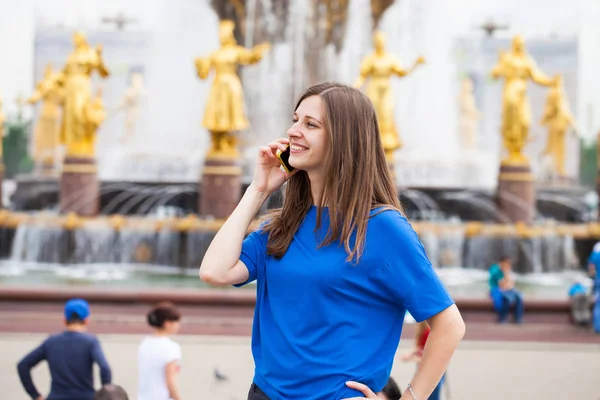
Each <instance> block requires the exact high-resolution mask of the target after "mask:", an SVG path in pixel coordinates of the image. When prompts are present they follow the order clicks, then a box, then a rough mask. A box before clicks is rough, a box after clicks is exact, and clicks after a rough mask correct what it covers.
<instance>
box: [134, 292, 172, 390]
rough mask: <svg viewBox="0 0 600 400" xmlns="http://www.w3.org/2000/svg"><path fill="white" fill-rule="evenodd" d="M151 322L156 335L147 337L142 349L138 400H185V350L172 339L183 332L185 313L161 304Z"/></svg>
mask: <svg viewBox="0 0 600 400" xmlns="http://www.w3.org/2000/svg"><path fill="white" fill-rule="evenodd" d="M147 318H148V324H149V325H150V326H151V327H152V328H153V329H154V335H152V336H147V337H145V338H144V340H142V343H141V344H140V347H139V348H138V368H139V374H138V400H181V396H180V395H179V388H178V385H177V375H178V374H179V367H180V362H181V346H179V344H178V343H176V342H174V341H173V340H171V338H170V336H172V335H175V334H176V333H177V332H178V331H179V325H180V320H181V313H180V312H179V310H178V309H177V308H175V306H174V305H173V304H171V303H160V304H158V305H157V306H156V307H154V308H153V309H152V310H151V311H150V312H149V313H148V316H147Z"/></svg>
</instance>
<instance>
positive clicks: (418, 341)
mask: <svg viewBox="0 0 600 400" xmlns="http://www.w3.org/2000/svg"><path fill="white" fill-rule="evenodd" d="M430 331H431V328H430V327H429V325H428V324H427V322H426V321H423V322H420V323H418V324H417V331H416V332H415V348H414V349H413V350H412V351H411V352H409V353H406V354H405V355H403V356H402V361H405V362H408V361H414V362H416V363H417V364H418V363H419V362H420V361H421V356H422V355H423V350H424V349H425V344H426V343H427V338H428V337H429V332H430ZM444 377H445V376H442V379H440V382H439V383H438V385H437V386H436V388H435V390H434V391H433V393H431V396H429V400H440V398H441V394H442V385H443V383H444Z"/></svg>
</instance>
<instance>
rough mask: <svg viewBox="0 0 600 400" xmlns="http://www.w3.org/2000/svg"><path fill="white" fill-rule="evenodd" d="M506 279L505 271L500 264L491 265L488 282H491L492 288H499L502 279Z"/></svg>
mask: <svg viewBox="0 0 600 400" xmlns="http://www.w3.org/2000/svg"><path fill="white" fill-rule="evenodd" d="M502 279H504V272H502V269H501V268H500V265H498V264H494V265H492V266H491V267H490V277H489V279H488V283H489V284H490V289H497V288H498V285H500V281H501V280H502Z"/></svg>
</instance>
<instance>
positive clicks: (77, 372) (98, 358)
mask: <svg viewBox="0 0 600 400" xmlns="http://www.w3.org/2000/svg"><path fill="white" fill-rule="evenodd" d="M42 360H46V361H47V362H48V367H49V368H50V375H51V377H52V384H51V386H50V394H49V395H48V396H47V397H46V399H47V400H75V399H77V400H93V399H94V396H95V390H94V376H93V366H94V363H96V364H98V366H99V367H100V380H101V381H102V385H107V384H109V383H110V381H111V371H110V367H109V366H108V363H107V362H106V358H105V357H104V353H103V352H102V348H101V347H100V342H99V341H98V339H96V337H94V336H92V335H90V334H88V333H84V332H72V331H65V332H62V333H59V334H57V335H52V336H50V337H49V338H48V339H46V340H45V341H44V342H43V343H42V344H41V345H40V346H39V347H37V348H36V349H35V350H33V351H32V352H31V353H29V354H28V355H27V356H25V358H23V359H22V360H21V361H20V362H19V364H18V366H17V369H18V371H19V377H20V378H21V383H22V384H23V387H24V388H25V390H26V391H27V393H28V394H29V396H30V397H31V398H32V399H37V398H38V397H39V396H40V393H39V392H38V390H37V389H36V387H35V386H34V384H33V381H32V379H31V369H32V368H33V367H35V366H36V365H37V364H38V363H39V362H40V361H42Z"/></svg>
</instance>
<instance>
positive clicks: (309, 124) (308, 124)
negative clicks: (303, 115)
mask: <svg viewBox="0 0 600 400" xmlns="http://www.w3.org/2000/svg"><path fill="white" fill-rule="evenodd" d="M306 126H307V127H309V128H316V127H317V126H316V125H315V124H313V123H312V122H308V123H307V124H306Z"/></svg>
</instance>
